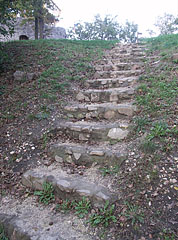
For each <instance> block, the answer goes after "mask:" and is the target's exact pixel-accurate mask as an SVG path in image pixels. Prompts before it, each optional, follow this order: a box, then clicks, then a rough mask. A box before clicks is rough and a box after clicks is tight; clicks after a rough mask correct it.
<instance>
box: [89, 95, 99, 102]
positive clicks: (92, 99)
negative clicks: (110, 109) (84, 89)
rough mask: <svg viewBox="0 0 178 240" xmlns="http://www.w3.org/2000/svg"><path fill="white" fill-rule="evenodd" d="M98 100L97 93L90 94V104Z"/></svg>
mask: <svg viewBox="0 0 178 240" xmlns="http://www.w3.org/2000/svg"><path fill="white" fill-rule="evenodd" d="M99 100H100V98H99V95H98V94H97V93H92V94H91V101H92V102H99Z"/></svg>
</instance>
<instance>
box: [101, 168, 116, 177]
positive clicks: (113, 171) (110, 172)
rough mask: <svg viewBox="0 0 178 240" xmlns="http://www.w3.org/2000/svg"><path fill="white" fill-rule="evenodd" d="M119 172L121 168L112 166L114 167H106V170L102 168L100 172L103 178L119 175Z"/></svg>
mask: <svg viewBox="0 0 178 240" xmlns="http://www.w3.org/2000/svg"><path fill="white" fill-rule="evenodd" d="M118 171H119V166H117V165H116V166H112V167H104V168H100V172H101V174H102V175H103V177H105V176H107V175H114V174H117V173H118Z"/></svg>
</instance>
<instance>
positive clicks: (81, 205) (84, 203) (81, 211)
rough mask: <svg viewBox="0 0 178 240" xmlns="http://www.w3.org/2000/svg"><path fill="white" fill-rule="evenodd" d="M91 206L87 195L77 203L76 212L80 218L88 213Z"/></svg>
mask: <svg viewBox="0 0 178 240" xmlns="http://www.w3.org/2000/svg"><path fill="white" fill-rule="evenodd" d="M90 208H91V202H90V201H89V200H87V199H86V198H85V197H83V198H82V200H81V201H79V202H77V203H76V204H75V211H76V214H77V215H78V216H79V217H80V218H83V217H84V216H85V215H86V214H87V213H88V211H89V210H90Z"/></svg>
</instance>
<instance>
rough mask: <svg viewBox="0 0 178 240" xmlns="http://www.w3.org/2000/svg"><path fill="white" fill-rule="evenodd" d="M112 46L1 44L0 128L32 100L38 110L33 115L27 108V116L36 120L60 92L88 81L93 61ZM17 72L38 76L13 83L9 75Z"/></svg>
mask: <svg viewBox="0 0 178 240" xmlns="http://www.w3.org/2000/svg"><path fill="white" fill-rule="evenodd" d="M113 44H114V42H105V41H91V42H89V41H70V40H42V41H41V40H39V41H21V42H19V41H16V42H9V43H6V44H2V45H1V49H2V50H3V52H2V53H0V54H1V68H0V71H1V72H2V77H1V81H0V94H1V97H2V101H3V100H4V101H5V102H6V104H5V106H3V108H2V111H1V125H2V123H4V122H9V121H10V120H11V119H14V118H16V117H18V112H19V111H21V110H23V107H24V108H25V109H28V107H29V108H30V105H31V101H33V100H34V99H35V101H36V104H38V109H36V110H35V112H34V113H33V111H32V110H31V109H29V115H30V114H31V115H30V116H29V117H31V118H33V117H35V115H36V113H37V112H39V111H40V106H41V107H42V108H46V104H49V102H55V101H57V99H58V100H59V98H60V95H61V93H64V92H65V91H67V90H68V89H69V87H70V85H72V84H75V83H76V82H77V83H78V82H81V83H82V81H84V80H85V79H87V78H90V77H91V76H92V74H93V71H94V69H93V66H92V62H93V61H94V60H96V59H97V58H100V57H101V56H102V53H103V50H104V49H107V48H110V47H112V46H113ZM16 70H20V71H26V72H32V73H33V72H35V73H37V74H40V77H37V78H36V79H35V80H34V81H31V82H29V81H26V79H24V80H23V81H21V82H14V80H13V76H12V74H13V72H15V71H16ZM39 93H40V94H39ZM26 96H28V97H26ZM7 98H8V101H7ZM44 105H45V106H44ZM20 106H21V107H20Z"/></svg>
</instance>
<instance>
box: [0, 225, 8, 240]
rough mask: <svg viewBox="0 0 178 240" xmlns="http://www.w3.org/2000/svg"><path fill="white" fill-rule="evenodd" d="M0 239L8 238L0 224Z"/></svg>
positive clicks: (5, 239) (6, 239)
mask: <svg viewBox="0 0 178 240" xmlns="http://www.w3.org/2000/svg"><path fill="white" fill-rule="evenodd" d="M0 240H8V238H7V237H6V236H5V232H4V228H3V226H2V225H0Z"/></svg>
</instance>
